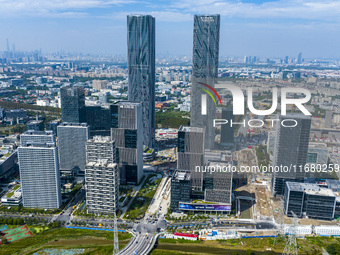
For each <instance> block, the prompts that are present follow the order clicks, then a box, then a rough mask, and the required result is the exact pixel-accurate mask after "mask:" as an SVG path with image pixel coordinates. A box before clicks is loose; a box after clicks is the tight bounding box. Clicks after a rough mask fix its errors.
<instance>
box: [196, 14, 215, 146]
mask: <svg viewBox="0 0 340 255" xmlns="http://www.w3.org/2000/svg"><path fill="white" fill-rule="evenodd" d="M219 38H220V15H195V16H194V42H193V66H192V87H191V108H190V109H191V120H190V125H191V126H194V127H204V128H205V148H207V149H213V147H214V141H215V128H214V127H213V119H215V116H216V106H215V104H214V102H213V100H212V99H211V98H207V106H206V107H207V109H206V115H202V103H201V100H202V99H201V98H202V95H203V94H204V95H205V92H204V91H202V89H201V88H205V86H204V85H202V83H204V84H207V85H209V86H211V87H215V84H216V82H217V81H216V79H217V72H218V54H219Z"/></svg>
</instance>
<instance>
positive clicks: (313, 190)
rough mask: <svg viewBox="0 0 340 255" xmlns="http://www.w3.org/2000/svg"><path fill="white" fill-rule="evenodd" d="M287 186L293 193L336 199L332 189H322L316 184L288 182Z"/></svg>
mask: <svg viewBox="0 0 340 255" xmlns="http://www.w3.org/2000/svg"><path fill="white" fill-rule="evenodd" d="M286 185H287V186H288V187H289V189H290V190H292V191H300V192H305V193H306V194H309V195H318V196H331V197H336V195H335V194H334V192H333V191H332V190H331V189H327V188H321V187H319V185H317V184H316V183H300V182H286Z"/></svg>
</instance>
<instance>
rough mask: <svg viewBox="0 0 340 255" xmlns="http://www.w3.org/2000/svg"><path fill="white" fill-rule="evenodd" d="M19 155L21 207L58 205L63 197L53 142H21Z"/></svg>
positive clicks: (52, 207) (45, 207) (53, 207)
mask: <svg viewBox="0 0 340 255" xmlns="http://www.w3.org/2000/svg"><path fill="white" fill-rule="evenodd" d="M41 135H42V134H41ZM46 136H48V134H47V135H46ZM41 138H42V137H41ZM46 139H47V140H48V138H47V137H46ZM18 158H19V170H20V179H21V185H22V186H21V187H22V196H23V205H24V207H30V208H42V209H55V208H59V207H60V206H61V203H62V199H61V189H60V173H59V161H58V148H57V147H56V146H55V143H53V142H45V143H34V142H33V143H31V142H22V144H21V146H20V147H19V148H18Z"/></svg>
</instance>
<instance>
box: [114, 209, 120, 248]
mask: <svg viewBox="0 0 340 255" xmlns="http://www.w3.org/2000/svg"><path fill="white" fill-rule="evenodd" d="M114 211H115V212H114V217H115V219H114V229H113V232H114V244H113V255H119V240H118V224H117V215H116V210H114Z"/></svg>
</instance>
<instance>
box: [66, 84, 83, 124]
mask: <svg viewBox="0 0 340 255" xmlns="http://www.w3.org/2000/svg"><path fill="white" fill-rule="evenodd" d="M60 99H61V117H62V121H63V122H73V123H82V122H86V115H85V91H84V87H83V86H65V87H61V88H60Z"/></svg>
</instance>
